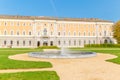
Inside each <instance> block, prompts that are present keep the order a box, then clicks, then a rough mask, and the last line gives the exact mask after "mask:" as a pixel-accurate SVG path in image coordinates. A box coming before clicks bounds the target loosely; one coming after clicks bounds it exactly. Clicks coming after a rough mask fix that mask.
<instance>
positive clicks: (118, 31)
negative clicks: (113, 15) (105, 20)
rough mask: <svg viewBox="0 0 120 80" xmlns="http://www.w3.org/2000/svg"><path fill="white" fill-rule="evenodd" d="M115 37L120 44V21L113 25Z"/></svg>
mask: <svg viewBox="0 0 120 80" xmlns="http://www.w3.org/2000/svg"><path fill="white" fill-rule="evenodd" d="M113 37H114V38H115V39H116V40H117V43H118V44H120V21H118V22H116V23H115V24H114V25H113Z"/></svg>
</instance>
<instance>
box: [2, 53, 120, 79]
mask: <svg viewBox="0 0 120 80" xmlns="http://www.w3.org/2000/svg"><path fill="white" fill-rule="evenodd" d="M115 57H116V56H114V55H110V54H98V55H97V56H96V57H92V58H82V59H38V58H32V57H29V56H28V54H18V55H14V56H9V58H10V59H14V60H25V61H49V62H51V63H52V64H53V68H49V69H46V68H45V69H17V70H16V69H15V70H7V71H6V70H0V73H1V72H2V73H6V72H21V71H41V70H54V71H56V72H57V73H58V75H59V76H60V80H120V76H119V74H120V65H117V64H114V63H110V62H106V61H105V60H107V59H111V58H115Z"/></svg>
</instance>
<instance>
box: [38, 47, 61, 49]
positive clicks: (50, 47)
mask: <svg viewBox="0 0 120 80" xmlns="http://www.w3.org/2000/svg"><path fill="white" fill-rule="evenodd" d="M38 48H40V49H59V48H58V47H57V46H41V47H38Z"/></svg>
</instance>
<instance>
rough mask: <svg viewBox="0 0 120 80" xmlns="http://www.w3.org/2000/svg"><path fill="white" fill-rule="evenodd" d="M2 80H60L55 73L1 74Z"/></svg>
mask: <svg viewBox="0 0 120 80" xmlns="http://www.w3.org/2000/svg"><path fill="white" fill-rule="evenodd" d="M0 80H60V79H59V77H58V75H57V74H56V72H54V71H40V72H20V73H6V74H0Z"/></svg>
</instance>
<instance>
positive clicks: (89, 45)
mask: <svg viewBox="0 0 120 80" xmlns="http://www.w3.org/2000/svg"><path fill="white" fill-rule="evenodd" d="M85 47H98V48H101V47H103V48H120V44H87V45H85Z"/></svg>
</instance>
